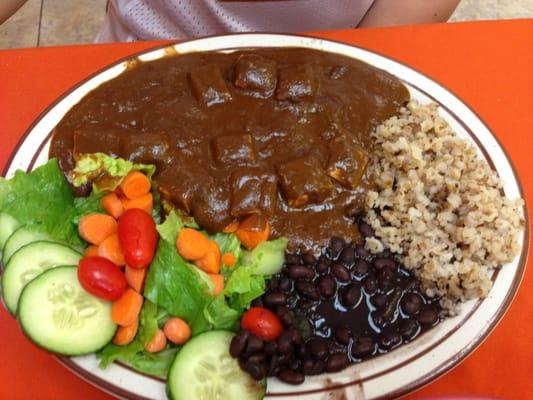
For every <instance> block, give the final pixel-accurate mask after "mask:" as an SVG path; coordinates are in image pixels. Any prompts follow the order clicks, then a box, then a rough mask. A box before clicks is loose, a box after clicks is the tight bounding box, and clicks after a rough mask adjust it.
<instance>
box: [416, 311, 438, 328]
mask: <svg viewBox="0 0 533 400" xmlns="http://www.w3.org/2000/svg"><path fill="white" fill-rule="evenodd" d="M438 320H439V313H438V311H437V310H436V309H435V308H433V307H429V308H426V309H425V310H422V311H420V314H418V322H420V324H421V325H434V324H435V323H436V322H437V321H438Z"/></svg>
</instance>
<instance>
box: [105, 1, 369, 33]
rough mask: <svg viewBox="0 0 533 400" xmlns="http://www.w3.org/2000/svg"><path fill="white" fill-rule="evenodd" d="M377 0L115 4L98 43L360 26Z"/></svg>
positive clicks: (110, 3)
mask: <svg viewBox="0 0 533 400" xmlns="http://www.w3.org/2000/svg"><path fill="white" fill-rule="evenodd" d="M373 2H374V0H273V1H260V0H247V1H235V0H109V4H108V11H107V16H106V19H105V22H104V24H103V26H102V28H101V30H100V32H99V33H98V36H97V38H96V41H97V42H115V41H135V40H149V39H179V38H186V37H194V36H205V35H213V34H220V33H231V32H247V31H259V32H305V31H313V30H325V29H341V28H353V27H356V26H357V25H358V24H359V22H360V21H361V19H362V18H363V17H364V16H365V14H366V12H367V11H368V10H369V9H370V6H371V5H372V3H373Z"/></svg>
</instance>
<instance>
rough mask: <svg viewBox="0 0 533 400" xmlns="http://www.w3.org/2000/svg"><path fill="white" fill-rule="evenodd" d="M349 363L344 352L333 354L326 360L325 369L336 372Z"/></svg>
mask: <svg viewBox="0 0 533 400" xmlns="http://www.w3.org/2000/svg"><path fill="white" fill-rule="evenodd" d="M349 364H350V360H349V359H348V356H347V355H346V354H333V355H331V356H329V357H328V360H327V361H326V371H328V372H337V371H340V370H342V369H344V368H346V367H347V366H348V365H349Z"/></svg>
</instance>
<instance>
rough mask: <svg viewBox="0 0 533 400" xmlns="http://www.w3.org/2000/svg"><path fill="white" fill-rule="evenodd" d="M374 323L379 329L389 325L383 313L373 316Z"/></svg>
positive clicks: (376, 313) (374, 313)
mask: <svg viewBox="0 0 533 400" xmlns="http://www.w3.org/2000/svg"><path fill="white" fill-rule="evenodd" d="M371 317H372V321H373V322H374V324H375V325H376V326H377V327H378V328H383V327H384V326H385V324H386V323H387V319H386V318H385V317H384V316H383V314H382V313H379V312H373V313H372V314H371Z"/></svg>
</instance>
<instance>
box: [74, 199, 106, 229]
mask: <svg viewBox="0 0 533 400" xmlns="http://www.w3.org/2000/svg"><path fill="white" fill-rule="evenodd" d="M104 195H105V193H103V192H95V191H92V192H91V194H90V195H89V196H87V197H76V198H75V199H74V214H73V216H72V223H73V224H74V225H76V226H77V225H78V224H79V223H80V219H81V218H82V217H83V216H84V215H87V214H92V213H105V212H106V211H105V210H104V208H103V207H102V197H104Z"/></svg>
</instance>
